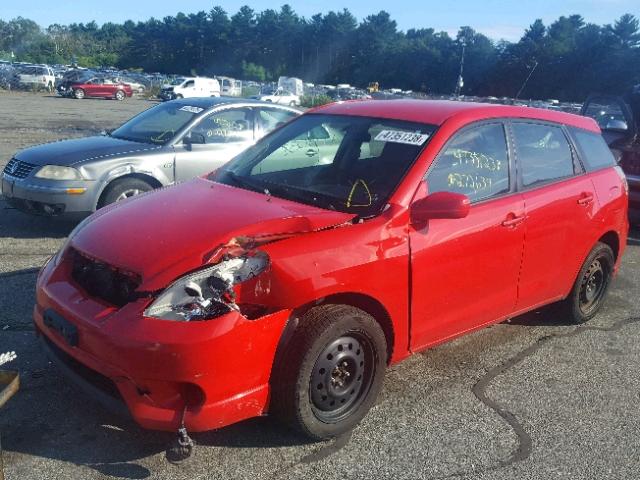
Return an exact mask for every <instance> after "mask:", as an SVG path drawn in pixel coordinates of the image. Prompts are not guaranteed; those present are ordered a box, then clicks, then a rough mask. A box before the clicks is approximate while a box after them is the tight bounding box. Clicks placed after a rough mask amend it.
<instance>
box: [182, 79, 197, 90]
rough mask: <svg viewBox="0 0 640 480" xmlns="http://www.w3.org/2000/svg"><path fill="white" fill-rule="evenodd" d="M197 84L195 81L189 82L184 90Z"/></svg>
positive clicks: (184, 86)
mask: <svg viewBox="0 0 640 480" xmlns="http://www.w3.org/2000/svg"><path fill="white" fill-rule="evenodd" d="M195 84H196V82H194V81H193V80H189V81H188V82H186V83H185V84H184V85H183V86H182V88H191V87H193V86H194V85H195Z"/></svg>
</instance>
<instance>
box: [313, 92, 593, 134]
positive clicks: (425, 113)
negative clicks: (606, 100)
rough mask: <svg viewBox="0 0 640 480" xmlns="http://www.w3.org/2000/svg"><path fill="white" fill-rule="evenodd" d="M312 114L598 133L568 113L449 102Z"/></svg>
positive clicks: (361, 103) (350, 106)
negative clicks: (516, 123) (520, 123)
mask: <svg viewBox="0 0 640 480" xmlns="http://www.w3.org/2000/svg"><path fill="white" fill-rule="evenodd" d="M311 113H326V114H336V115H355V116H363V117H378V118H389V119H395V120H407V121H411V122H420V123H427V124H431V125H442V124H443V123H444V122H445V121H447V120H449V119H451V118H454V117H455V118H457V119H460V120H467V121H469V122H471V121H474V120H482V119H484V118H503V117H510V118H529V119H537V120H547V121H551V122H557V123H563V124H565V125H571V126H574V127H578V128H583V129H586V130H592V131H599V129H598V126H597V124H596V123H595V121H594V120H593V119H591V118H588V117H582V116H580V115H573V114H571V113H565V112H558V111H554V110H544V109H540V108H530V107H518V106H512V105H498V104H491V103H476V102H457V101H450V100H415V99H403V100H354V101H346V102H335V103H330V104H327V105H323V106H321V107H317V108H314V109H313V110H311Z"/></svg>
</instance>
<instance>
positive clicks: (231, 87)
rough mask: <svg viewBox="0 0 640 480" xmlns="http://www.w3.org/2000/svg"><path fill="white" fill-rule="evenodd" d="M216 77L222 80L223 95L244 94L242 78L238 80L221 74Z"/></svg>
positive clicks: (235, 95) (234, 95) (236, 95)
mask: <svg viewBox="0 0 640 480" xmlns="http://www.w3.org/2000/svg"><path fill="white" fill-rule="evenodd" d="M216 79H217V80H218V81H219V82H220V87H221V89H222V95H225V96H227V97H240V96H241V95H242V80H236V79H235V78H231V77H221V76H219V75H218V76H217V77H216Z"/></svg>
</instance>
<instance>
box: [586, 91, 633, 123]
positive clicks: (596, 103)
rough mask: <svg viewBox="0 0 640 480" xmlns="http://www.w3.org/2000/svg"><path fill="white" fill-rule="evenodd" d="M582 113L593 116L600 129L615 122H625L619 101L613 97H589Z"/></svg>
mask: <svg viewBox="0 0 640 480" xmlns="http://www.w3.org/2000/svg"><path fill="white" fill-rule="evenodd" d="M584 115H585V116H587V117H591V118H593V119H594V120H595V121H596V122H597V123H598V125H599V126H600V128H602V129H606V128H608V126H609V125H611V124H613V123H616V122H624V123H625V124H626V122H627V119H626V117H625V115H624V111H623V110H622V106H621V105H620V102H618V101H617V100H615V99H613V98H605V97H603V98H599V97H598V98H593V99H591V100H590V101H589V103H588V104H587V105H586V107H585V109H584Z"/></svg>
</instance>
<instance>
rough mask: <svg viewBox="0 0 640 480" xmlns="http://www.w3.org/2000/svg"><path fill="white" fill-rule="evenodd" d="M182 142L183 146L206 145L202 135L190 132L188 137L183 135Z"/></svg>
mask: <svg viewBox="0 0 640 480" xmlns="http://www.w3.org/2000/svg"><path fill="white" fill-rule="evenodd" d="M182 141H183V142H184V144H185V145H202V144H204V143H207V141H206V140H205V138H204V135H203V134H201V133H197V132H191V133H189V134H188V135H185V137H184V139H183V140H182Z"/></svg>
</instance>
